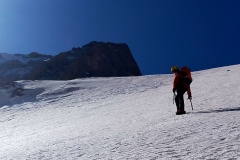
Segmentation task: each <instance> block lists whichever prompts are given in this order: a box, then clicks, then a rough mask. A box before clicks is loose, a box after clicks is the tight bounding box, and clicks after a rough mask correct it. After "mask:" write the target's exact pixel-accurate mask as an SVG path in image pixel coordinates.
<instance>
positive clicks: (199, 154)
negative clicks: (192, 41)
mask: <svg viewBox="0 0 240 160" xmlns="http://www.w3.org/2000/svg"><path fill="white" fill-rule="evenodd" d="M192 74H193V83H192V85H191V89H192V94H193V100H192V102H193V109H194V110H193V111H192V110H191V106H190V102H189V101H188V100H187V96H186V95H185V108H186V111H187V113H188V114H186V115H175V112H176V107H175V105H174V104H173V93H172V81H173V76H174V75H171V74H169V75H152V76H141V77H124V78H89V79H76V80H71V81H18V82H15V83H7V84H4V85H2V86H1V90H0V106H1V108H0V159H3V160H10V159H14V160H18V159H19V160H26V159H27V160H34V159H43V160H48V159H49V160H50V159H66V160H71V159H74V160H75V159H80V160H96V159H103V160H105V159H106V160H110V159H112V160H125V159H129V160H142V159H143V160H155V159H163V160H168V159H169V160H172V159H173V160H174V159H177V160H180V159H182V160H187V159H216V160H221V159H231V160H237V159H240V65H234V66H227V67H221V68H215V69H210V70H204V71H198V72H193V73H192Z"/></svg>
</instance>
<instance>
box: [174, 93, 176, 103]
mask: <svg viewBox="0 0 240 160" xmlns="http://www.w3.org/2000/svg"><path fill="white" fill-rule="evenodd" d="M175 97H176V94H175V92H173V104H174V101H175Z"/></svg>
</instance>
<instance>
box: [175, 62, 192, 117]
mask: <svg viewBox="0 0 240 160" xmlns="http://www.w3.org/2000/svg"><path fill="white" fill-rule="evenodd" d="M186 68H187V69H188V70H189V73H186V71H185V70H184V69H186ZM171 72H172V73H174V74H175V77H174V81H173V89H172V91H173V93H174V95H175V99H174V100H175V103H176V106H177V112H176V115H181V114H186V111H185V108H184V105H185V104H184V97H183V95H184V93H185V92H187V94H188V99H190V100H191V99H192V94H191V89H190V84H191V82H192V77H191V74H190V69H189V68H188V67H182V69H181V71H180V70H179V68H178V67H177V66H173V67H172V68H171ZM175 92H177V94H175Z"/></svg>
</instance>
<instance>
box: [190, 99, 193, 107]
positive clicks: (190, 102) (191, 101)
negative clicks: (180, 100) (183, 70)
mask: <svg viewBox="0 0 240 160" xmlns="http://www.w3.org/2000/svg"><path fill="white" fill-rule="evenodd" d="M189 101H190V103H191V107H192V110H193V105H192V98H189Z"/></svg>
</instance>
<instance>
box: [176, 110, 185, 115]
mask: <svg viewBox="0 0 240 160" xmlns="http://www.w3.org/2000/svg"><path fill="white" fill-rule="evenodd" d="M182 114H186V111H184V110H177V112H176V115H182Z"/></svg>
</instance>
